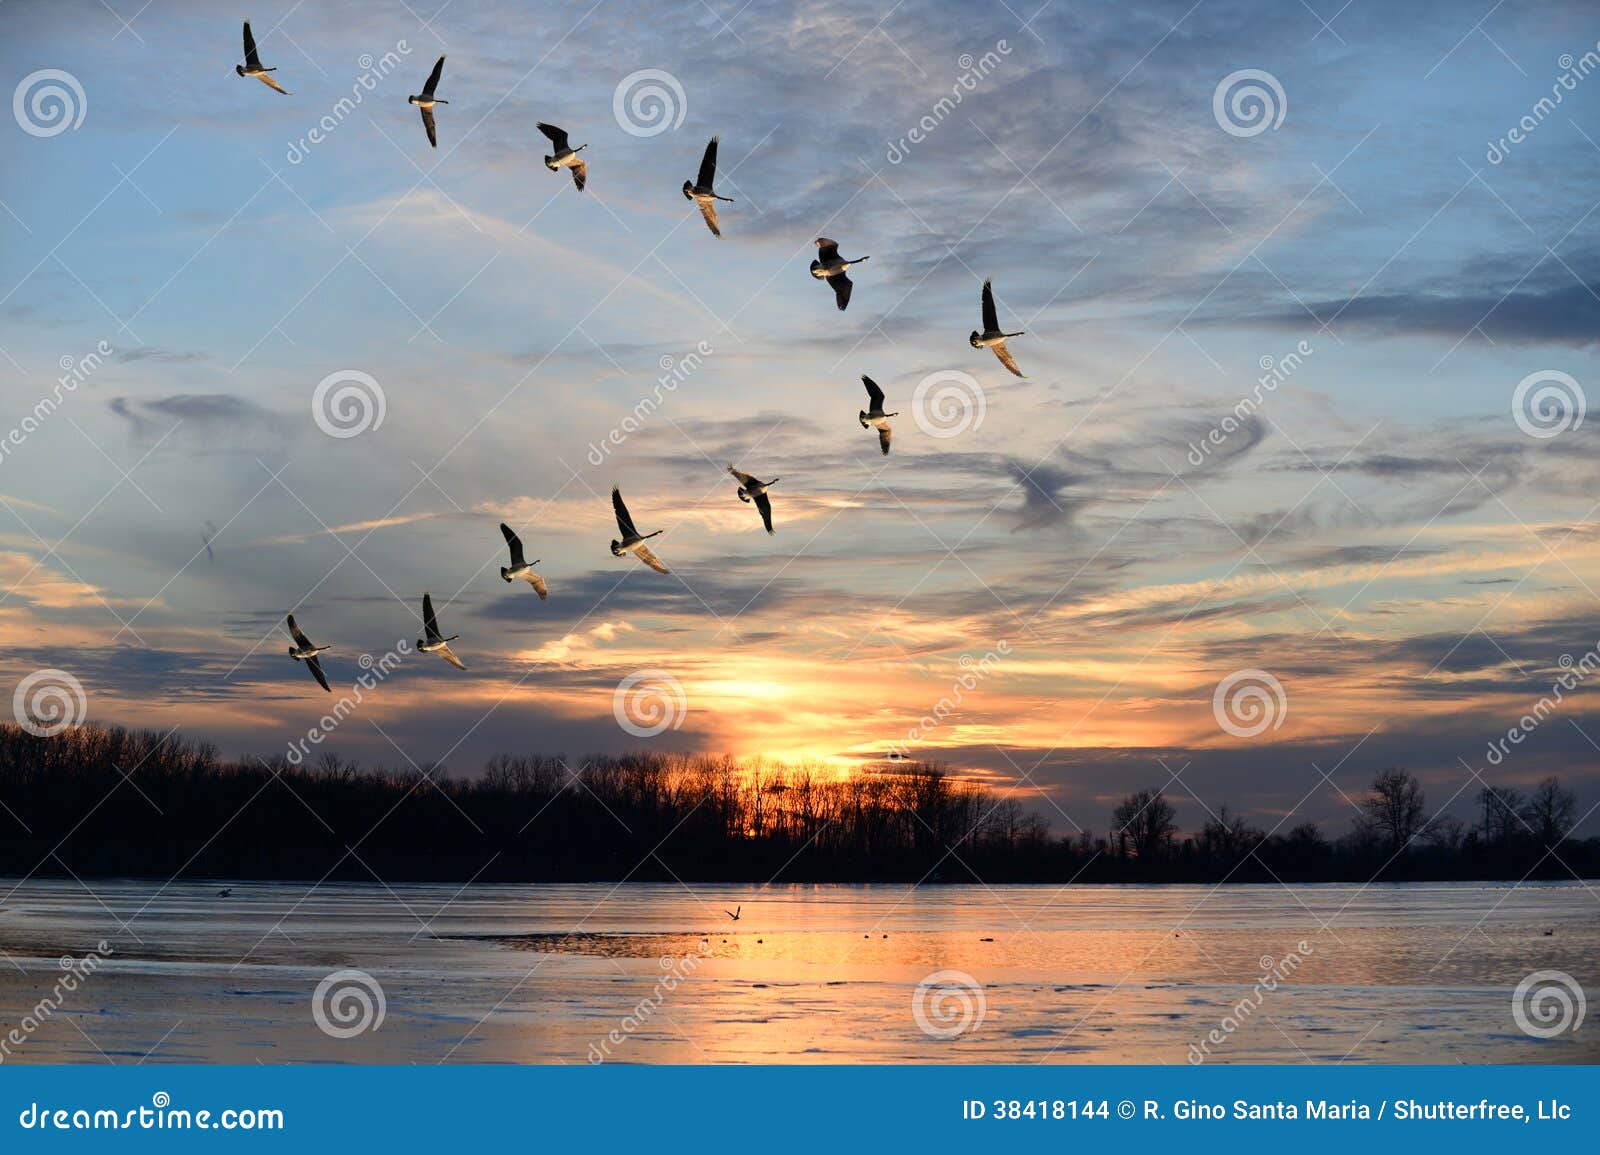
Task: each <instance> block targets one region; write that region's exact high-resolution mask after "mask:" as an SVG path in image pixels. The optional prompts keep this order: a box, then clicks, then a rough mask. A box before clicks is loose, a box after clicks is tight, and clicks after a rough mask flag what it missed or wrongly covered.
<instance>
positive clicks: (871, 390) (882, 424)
mask: <svg viewBox="0 0 1600 1155" xmlns="http://www.w3.org/2000/svg"><path fill="white" fill-rule="evenodd" d="M861 383H862V384H863V385H865V386H866V387H867V400H868V402H869V403H870V404H871V405H872V408H871V409H863V410H862V411H861V412H860V413H859V414H858V416H859V417H860V419H861V428H863V429H866V428H868V427H869V426H876V427H877V430H878V446H879V448H881V449H882V450H883V454H884V456H885V457H887V456H888V455H889V441H890V439H891V438H893V437H894V432H893V430H891V429H890V428H889V418H891V417H898V416H900V414H899V413H885V412H884V411H883V390H882V389H879V388H878V383H877V382H876V381H874V380H873V379H872V378H871V377H868V376H867V375H866V374H865V373H863V374H862V375H861Z"/></svg>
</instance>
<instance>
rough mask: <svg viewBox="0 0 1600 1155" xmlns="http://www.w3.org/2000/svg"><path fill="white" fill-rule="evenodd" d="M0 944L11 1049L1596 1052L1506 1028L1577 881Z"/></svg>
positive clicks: (750, 896) (218, 912)
mask: <svg viewBox="0 0 1600 1155" xmlns="http://www.w3.org/2000/svg"><path fill="white" fill-rule="evenodd" d="M223 887H231V890H232V893H231V895H229V896H228V897H220V896H219V895H218V891H219V889H221V888H223ZM733 910H738V911H739V912H740V918H739V920H738V921H737V922H735V921H734V920H732V919H731V918H729V917H728V914H727V913H726V912H728V911H733ZM101 941H104V942H105V943H106V944H107V945H108V947H109V952H108V953H107V955H106V957H105V960H104V961H103V962H98V963H96V964H95V965H94V966H93V967H92V968H91V969H90V971H89V972H88V973H85V974H84V977H83V978H82V979H81V980H79V981H77V982H76V983H75V985H76V989H75V990H66V991H63V990H61V986H60V984H61V979H62V977H63V975H66V974H68V973H69V972H67V971H64V970H63V969H62V964H63V963H64V962H70V961H71V960H81V959H83V958H84V957H85V955H86V952H90V951H93V950H94V949H95V948H96V945H97V944H98V943H99V942H101ZM0 950H3V952H4V956H5V958H3V959H0V1035H4V1034H5V1032H6V1031H10V1030H18V1031H19V1032H20V1037H21V1038H22V1040H23V1041H22V1042H21V1043H16V1042H15V1041H11V1042H10V1043H9V1044H8V1053H6V1054H4V1055H3V1056H0V1057H3V1058H4V1061H6V1062H55V1063H59V1062H89V1063H103V1062H108V1061H110V1062H119V1063H120V1062H136V1061H140V1060H147V1061H149V1062H245V1063H248V1062H256V1061H260V1062H266V1063H281V1062H312V1061H315V1062H363V1063H413V1062H416V1063H438V1062H515V1063H583V1062H588V1061H594V1060H596V1059H597V1058H606V1059H609V1060H610V1061H619V1062H631V1063H668V1062H670V1063H702V1062H716V1063H722V1062H918V1063H921V1062H1022V1063H1033V1062H1057V1063H1067V1062H1078V1063H1083V1062H1089V1063H1184V1062H1187V1061H1190V1059H1191V1056H1193V1055H1195V1054H1197V1052H1196V1051H1195V1050H1194V1049H1193V1048H1194V1047H1195V1046H1197V1045H1201V1044H1203V1047H1204V1050H1205V1051H1206V1052H1207V1054H1208V1059H1207V1061H1211V1062H1234V1063H1237V1062H1291V1063H1292V1062H1305V1061H1313V1062H1340V1061H1348V1062H1352V1063H1357V1062H1359V1063H1396V1062H1438V1063H1454V1062H1458V1061H1459V1062H1467V1063H1488V1062H1499V1063H1522V1062H1580V1063H1581V1062H1597V1061H1600V1023H1597V1022H1593V1021H1591V1022H1588V1023H1586V1024H1585V1025H1583V1026H1582V1027H1581V1028H1579V1029H1577V1030H1567V1031H1563V1032H1562V1033H1560V1034H1558V1035H1556V1036H1554V1037H1552V1038H1548V1039H1541V1038H1537V1037H1534V1036H1533V1035H1531V1034H1529V1033H1527V1032H1526V1031H1524V1030H1523V1029H1521V1027H1519V1025H1518V1022H1517V1021H1516V1018H1515V1016H1514V1015H1513V990H1514V989H1515V988H1516V987H1517V986H1518V984H1519V983H1521V982H1522V981H1523V980H1524V979H1525V978H1526V977H1527V976H1529V975H1530V974H1532V973H1534V972H1541V971H1556V972H1563V973H1564V974H1566V975H1570V976H1571V977H1572V978H1573V979H1574V980H1576V982H1577V984H1578V985H1579V987H1581V988H1586V989H1587V990H1590V991H1594V990H1597V989H1600V987H1596V983H1597V982H1600V886H1596V885H1594V884H1582V883H1577V882H1572V883H1565V884H1560V883H1539V884H1524V885H1521V886H1516V887H1513V886H1512V885H1510V884H1509V883H1507V884H1498V883H1492V884H1485V883H1468V884H1443V883H1424V884H1394V885H1377V884H1374V885H1369V886H1356V885H1329V886H1295V887H1284V886H1278V885H1268V886H1228V887H1223V888H1220V889H1213V888H1211V887H1208V886H1159V887H1158V886H1120V887H1085V886H1077V887H1058V886H1000V887H982V886H922V887H910V886H894V885H869V886H841V885H826V886H772V887H749V886H744V887H741V886H695V887H693V888H692V889H691V888H688V887H684V886H679V885H645V884H626V885H622V886H613V885H611V884H605V883H594V884H582V885H530V886H468V887H465V888H462V887H457V886H416V885H409V886H396V887H387V886H383V885H380V884H376V883H374V884H371V885H352V884H347V883H340V884H324V885H319V886H315V887H313V885H312V884H311V883H309V882H299V883H252V882H238V883H227V882H212V883H207V884H198V883H194V882H182V883H172V884H167V885H162V884H159V883H154V882H147V881H139V880H125V881H117V880H111V881H96V882H92V883H87V884H85V883H79V882H76V881H73V880H70V879H69V880H66V881H59V880H42V881H41V880H33V881H29V882H26V883H20V884H19V883H18V882H16V881H14V880H13V881H3V882H0ZM6 959H9V961H5V960H6ZM79 969H80V970H83V968H82V967H81V965H80V967H79ZM346 970H351V971H359V972H362V975H360V976H340V977H337V978H336V979H335V980H334V981H333V982H332V983H325V982H324V980H326V979H328V977H329V975H330V974H333V973H334V972H338V971H346ZM938 972H946V973H945V974H944V975H943V976H942V977H941V978H940V979H938V980H936V981H934V982H933V983H932V985H929V984H927V983H925V982H924V980H928V979H929V976H930V975H935V974H936V973H938ZM948 972H957V973H955V974H950V973H948ZM969 980H970V983H969ZM319 984H323V986H324V993H323V996H322V997H321V999H320V1000H319V998H318V995H317V991H318V987H319ZM380 991H381V995H380V993H379V992H380ZM41 1000H46V1001H47V1003H48V1007H49V1013H45V1014H42V1015H41V1014H39V1013H38V1011H37V1008H38V1006H39V1004H40V1001H41ZM363 1000H365V1001H364V1002H363ZM380 1001H381V1004H382V1010H383V1017H382V1021H381V1023H378V1022H376V1010H377V1006H378V1004H379V1002H380ZM1241 1003H1243V1005H1244V1007H1245V1008H1247V1009H1241ZM369 1008H370V1009H369ZM314 1011H316V1012H317V1014H314ZM319 1015H320V1017H321V1019H322V1025H319V1022H318V1021H317V1019H318V1017H319ZM1225 1020H1227V1021H1226V1023H1225ZM1535 1021H1536V1022H1537V1020H1535ZM324 1025H326V1026H327V1027H329V1028H330V1029H328V1030H325V1029H324ZM363 1027H364V1028H365V1029H358V1028H363ZM1213 1031H1216V1032H1218V1034H1217V1036H1212V1037H1213V1038H1218V1037H1219V1038H1220V1039H1221V1041H1220V1042H1206V1040H1207V1037H1208V1036H1209V1035H1210V1033H1211V1032H1213Z"/></svg>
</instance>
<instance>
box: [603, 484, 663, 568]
mask: <svg viewBox="0 0 1600 1155" xmlns="http://www.w3.org/2000/svg"><path fill="white" fill-rule="evenodd" d="M611 508H612V509H613V510H615V511H616V514H617V529H618V531H619V532H620V533H621V534H622V540H621V541H613V542H612V543H611V552H612V553H613V554H614V555H615V556H617V557H621V556H622V555H623V554H625V553H631V554H633V556H634V557H636V558H638V559H639V560H640V561H642V562H644V564H645V565H647V566H649V567H650V568H651V569H653V570H655V571H656V572H657V573H671V572H672V571H671V570H669V569H667V567H666V566H664V565H662V564H661V559H660V558H658V557H657V556H656V555H655V554H653V553H651V552H650V547H649V546H647V545H645V542H647V541H649V540H650V539H651V538H652V537H660V536H661V535H662V534H663V533H665V532H666V531H665V530H661V529H658V530H656V531H655V533H647V534H645V535H643V536H642V537H641V536H640V534H639V531H638V530H636V529H634V528H633V515H632V514H631V513H629V512H628V507H627V506H626V505H623V504H622V490H621V489H619V488H618V487H617V486H615V485H613V486H612V487H611Z"/></svg>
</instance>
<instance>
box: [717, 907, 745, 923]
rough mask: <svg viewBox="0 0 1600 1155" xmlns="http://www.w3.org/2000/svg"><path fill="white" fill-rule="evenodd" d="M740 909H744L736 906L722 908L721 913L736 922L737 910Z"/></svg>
mask: <svg viewBox="0 0 1600 1155" xmlns="http://www.w3.org/2000/svg"><path fill="white" fill-rule="evenodd" d="M742 910H744V907H742V906H736V907H734V908H733V909H732V910H726V909H724V910H723V912H722V913H723V914H725V915H727V916H728V917H729V918H731V919H733V921H734V922H738V921H739V912H740V911H742Z"/></svg>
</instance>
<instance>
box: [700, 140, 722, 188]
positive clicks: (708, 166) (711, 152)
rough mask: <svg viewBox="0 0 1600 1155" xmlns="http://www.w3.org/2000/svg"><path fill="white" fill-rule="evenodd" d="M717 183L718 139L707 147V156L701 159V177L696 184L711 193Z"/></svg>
mask: <svg viewBox="0 0 1600 1155" xmlns="http://www.w3.org/2000/svg"><path fill="white" fill-rule="evenodd" d="M716 181H717V138H716V137H712V138H711V143H710V144H708V145H706V154H705V155H704V156H702V157H701V158H700V177H699V179H698V180H696V181H695V184H696V185H698V186H699V187H700V188H702V189H704V190H705V191H706V192H710V191H711V189H712V187H713V186H714V185H715V184H716Z"/></svg>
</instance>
